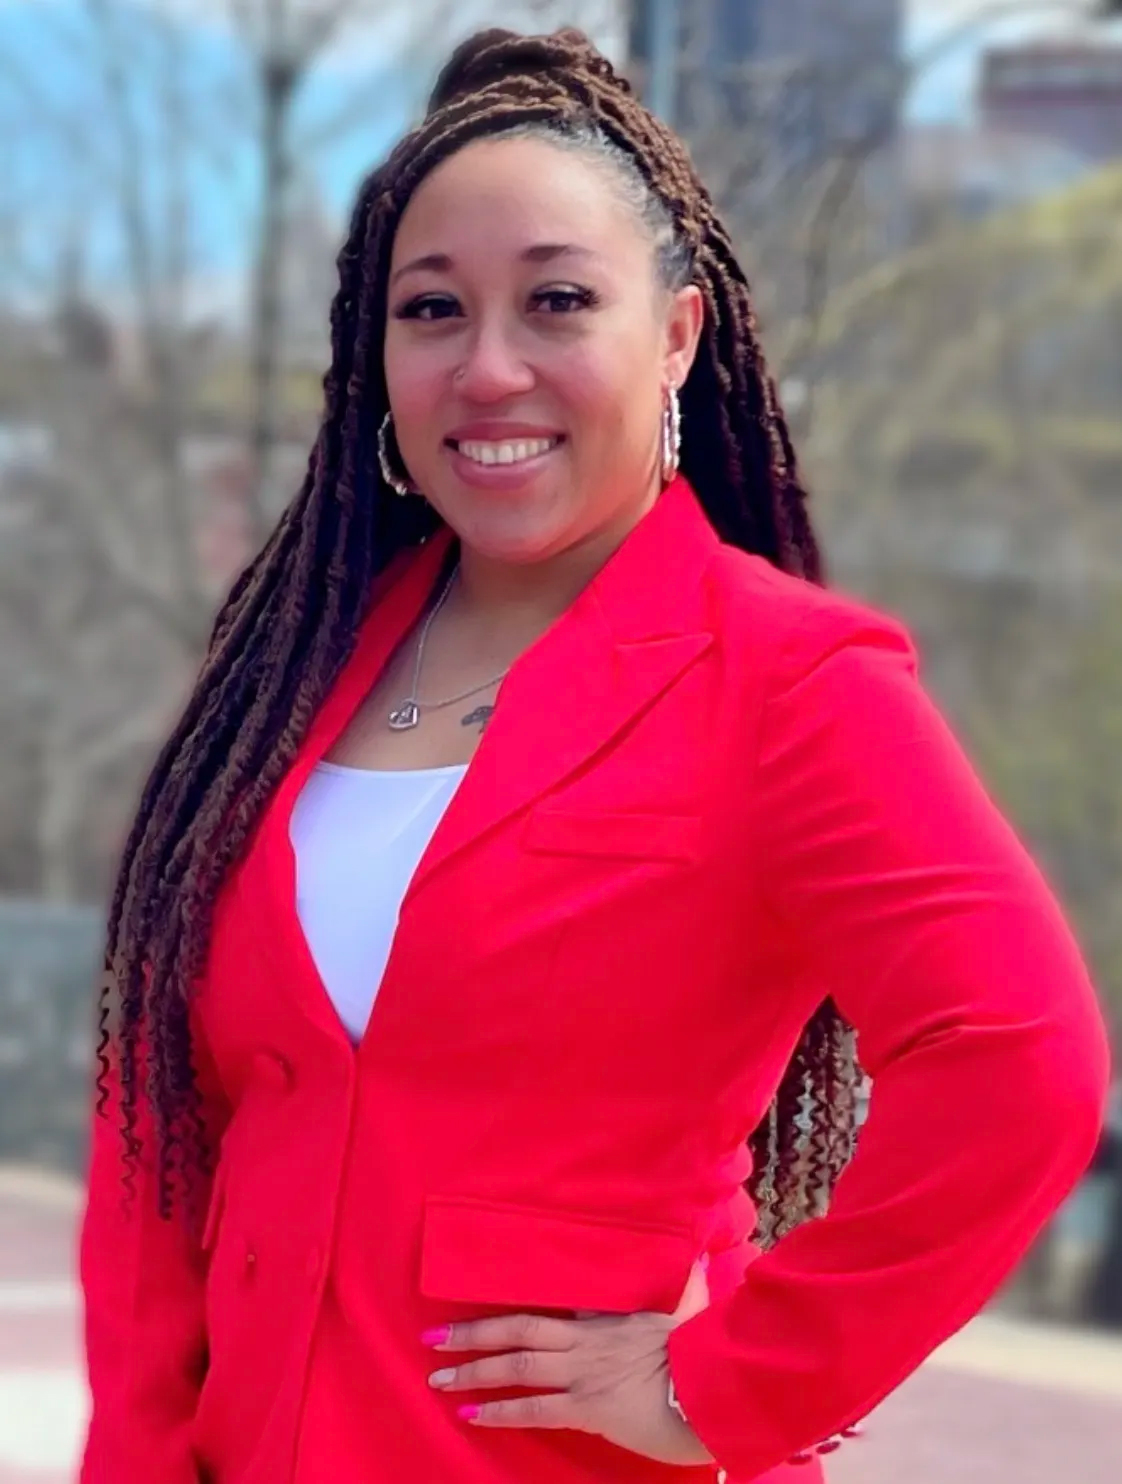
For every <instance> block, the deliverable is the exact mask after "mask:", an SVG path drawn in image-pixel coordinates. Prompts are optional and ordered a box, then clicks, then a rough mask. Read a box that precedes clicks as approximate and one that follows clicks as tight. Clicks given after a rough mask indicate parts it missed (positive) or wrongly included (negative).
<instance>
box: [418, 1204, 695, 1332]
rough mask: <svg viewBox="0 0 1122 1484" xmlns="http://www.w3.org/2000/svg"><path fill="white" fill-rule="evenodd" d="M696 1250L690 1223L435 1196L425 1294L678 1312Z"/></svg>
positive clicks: (512, 1303)
mask: <svg viewBox="0 0 1122 1484" xmlns="http://www.w3.org/2000/svg"><path fill="white" fill-rule="evenodd" d="M697 1256H698V1252H697V1249H696V1244H695V1242H694V1240H693V1238H692V1236H691V1234H690V1231H689V1229H688V1228H686V1227H681V1228H674V1227H669V1226H668V1227H650V1226H642V1225H631V1224H622V1223H616V1222H613V1221H598V1220H593V1219H589V1218H584V1217H581V1216H577V1215H570V1214H568V1213H562V1212H555V1211H545V1210H541V1209H537V1208H527V1207H522V1206H508V1205H505V1204H502V1205H500V1204H495V1203H492V1202H488V1201H481V1200H476V1199H473V1198H469V1197H460V1196H430V1197H428V1199H427V1200H426V1202H425V1216H424V1232H423V1236H422V1244H421V1277H420V1281H421V1292H422V1293H423V1294H425V1296H426V1297H428V1298H436V1299H444V1300H449V1301H451V1302H454V1303H464V1304H484V1305H493V1306H498V1307H502V1308H525V1309H529V1310H531V1311H534V1310H538V1309H565V1310H575V1311H580V1310H597V1311H599V1312H602V1313H606V1314H630V1313H635V1312H637V1311H639V1310H641V1309H646V1310H654V1311H658V1312H662V1313H666V1314H672V1313H673V1312H674V1311H675V1309H676V1308H677V1307H678V1303H679V1301H680V1300H681V1297H682V1294H683V1292H684V1290H685V1287H686V1283H687V1280H688V1279H689V1276H690V1271H691V1269H692V1267H693V1264H694V1262H695V1260H696V1258H697Z"/></svg>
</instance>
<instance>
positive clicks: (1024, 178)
mask: <svg viewBox="0 0 1122 1484" xmlns="http://www.w3.org/2000/svg"><path fill="white" fill-rule="evenodd" d="M901 159H902V170H903V178H904V185H905V190H906V193H907V202H908V218H909V227H910V233H909V235H910V236H911V237H912V238H913V239H917V238H923V237H924V236H925V235H926V234H927V232H928V231H929V230H930V229H931V228H933V227H937V226H939V225H940V224H942V223H944V222H945V221H946V220H948V219H951V220H967V221H975V220H978V219H980V218H982V217H985V216H989V215H990V214H991V213H992V212H995V211H1001V210H1003V209H1007V208H1010V207H1015V206H1019V205H1022V204H1024V203H1025V202H1028V201H1034V200H1038V199H1039V198H1040V197H1041V196H1048V195H1052V194H1054V193H1055V192H1057V191H1063V190H1066V189H1068V188H1069V187H1071V186H1074V185H1075V184H1077V183H1078V182H1079V181H1080V180H1082V179H1083V178H1084V176H1086V175H1087V174H1089V173H1090V172H1091V171H1092V170H1093V169H1094V168H1095V167H1094V165H1093V164H1092V163H1091V162H1089V161H1088V159H1087V157H1086V156H1085V155H1082V154H1077V153H1076V152H1075V151H1074V150H1072V149H1069V148H1068V147H1067V146H1066V145H1063V144H1060V143H1057V142H1055V141H1053V140H1051V139H1047V138H1040V137H1036V136H1033V135H1029V134H1022V133H1018V132H1017V131H1015V130H1009V129H997V128H993V127H986V126H985V125H981V124H949V123H947V124H944V123H939V124H912V125H911V126H910V127H908V128H906V129H905V130H904V131H903V134H902V135H901Z"/></svg>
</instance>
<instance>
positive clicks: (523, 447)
mask: <svg viewBox="0 0 1122 1484" xmlns="http://www.w3.org/2000/svg"><path fill="white" fill-rule="evenodd" d="M444 441H445V443H446V444H447V445H448V447H449V448H451V449H454V450H455V452H456V453H458V454H459V455H460V456H461V457H462V458H464V459H466V460H467V461H468V462H469V463H470V464H473V465H475V466H476V467H478V468H481V469H491V468H496V467H505V468H511V467H514V466H516V465H518V464H526V463H529V462H530V461H531V460H533V459H540V458H544V456H545V455H546V454H549V453H552V452H553V450H554V449H555V448H557V447H559V446H560V444H561V443H563V442H564V434H563V433H558V432H555V431H553V430H552V429H549V428H542V427H534V426H532V425H530V424H525V423H498V422H496V423H483V422H479V423H473V424H471V425H470V426H464V427H462V428H457V429H456V430H455V431H454V432H453V433H452V434H450V435H449V437H447V438H446V439H445V440H444Z"/></svg>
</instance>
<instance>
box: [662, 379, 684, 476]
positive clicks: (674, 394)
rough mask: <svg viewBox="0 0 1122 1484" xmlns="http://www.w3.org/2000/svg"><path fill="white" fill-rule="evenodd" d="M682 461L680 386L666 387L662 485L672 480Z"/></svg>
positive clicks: (663, 415) (663, 409)
mask: <svg viewBox="0 0 1122 1484" xmlns="http://www.w3.org/2000/svg"><path fill="white" fill-rule="evenodd" d="M681 463H682V404H681V403H680V402H679V400H678V388H677V387H676V386H670V387H667V389H666V401H665V403H664V404H663V408H662V487H663V489H665V488H666V486H667V485H668V484H670V483H671V482H672V480H673V479H674V476H675V475H676V474H677V472H678V470H679V468H680V467H681Z"/></svg>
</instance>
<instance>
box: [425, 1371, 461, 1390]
mask: <svg viewBox="0 0 1122 1484" xmlns="http://www.w3.org/2000/svg"><path fill="white" fill-rule="evenodd" d="M455 1379H456V1372H455V1370H453V1369H450V1368H449V1369H445V1370H443V1371H433V1373H432V1375H431V1376H430V1377H429V1385H430V1386H448V1385H450V1384H451V1383H452V1382H453V1381H454V1380H455Z"/></svg>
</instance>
